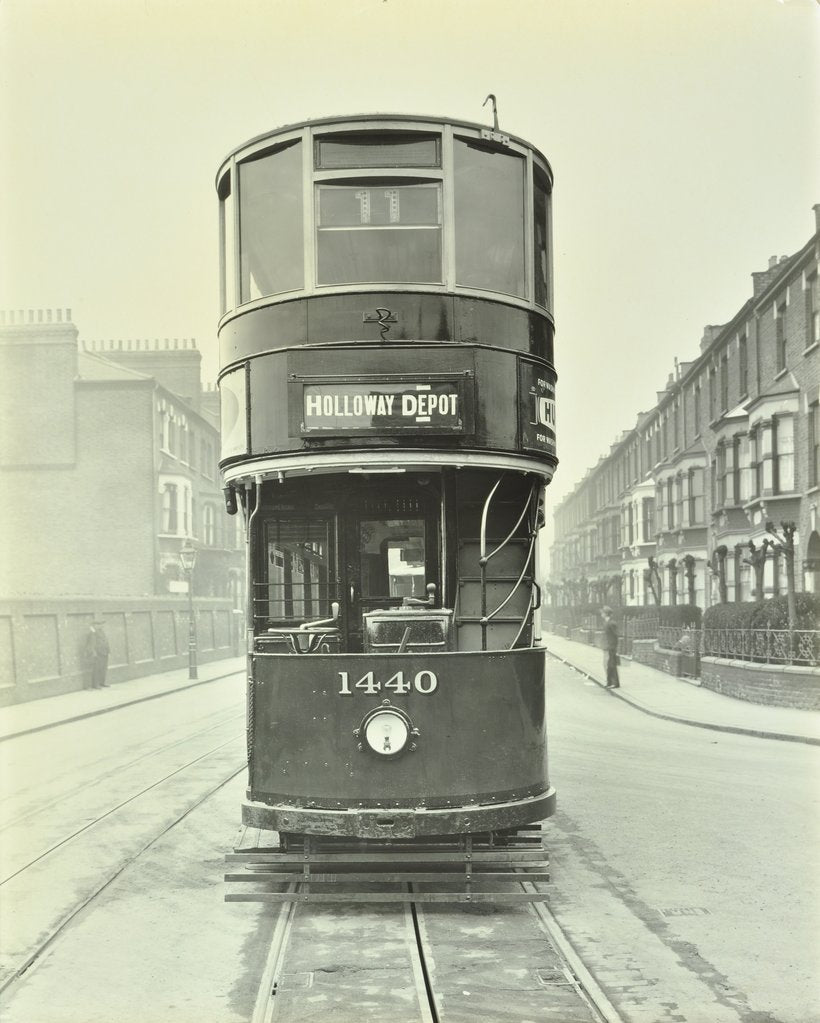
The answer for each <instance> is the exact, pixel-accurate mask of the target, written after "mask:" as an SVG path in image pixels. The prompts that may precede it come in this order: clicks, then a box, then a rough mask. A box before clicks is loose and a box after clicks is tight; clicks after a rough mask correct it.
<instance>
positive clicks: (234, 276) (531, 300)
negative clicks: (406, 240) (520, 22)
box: [217, 118, 553, 322]
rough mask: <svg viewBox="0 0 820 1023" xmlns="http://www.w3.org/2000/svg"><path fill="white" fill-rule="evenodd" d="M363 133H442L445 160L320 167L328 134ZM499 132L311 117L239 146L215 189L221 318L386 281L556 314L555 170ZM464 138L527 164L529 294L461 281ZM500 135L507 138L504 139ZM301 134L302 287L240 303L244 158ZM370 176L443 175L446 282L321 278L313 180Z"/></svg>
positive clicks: (373, 288) (378, 287)
mask: <svg viewBox="0 0 820 1023" xmlns="http://www.w3.org/2000/svg"><path fill="white" fill-rule="evenodd" d="M366 133H373V134H374V135H385V134H387V133H396V134H397V135H398V136H404V137H407V136H410V135H413V134H419V135H422V136H430V135H433V136H437V137H438V139H439V148H440V155H441V161H440V163H441V166H440V167H437V168H436V167H429V166H416V167H409V166H402V167H397V166H395V165H386V166H379V167H375V166H369V167H365V168H348V167H345V168H341V169H337V168H318V167H316V159H315V152H316V146H317V144H318V143H319V142H320V141H321V140H322V138H323V137H324V136H337V137H338V136H343V135H348V134H350V135H358V136H361V135H363V134H366ZM493 135H494V133H491V132H488V131H487V129H482V128H481V127H480V126H472V125H469V124H462V123H459V122H455V121H453V122H447V121H443V120H442V121H428V120H424V119H418V120H416V119H410V120H405V119H402V120H394V119H390V118H386V119H383V120H382V119H378V120H377V119H367V118H365V119H350V120H339V121H335V120H334V121H328V122H324V123H321V124H308V125H301V126H297V127H294V128H293V129H292V130H289V131H281V132H277V133H275V134H269V135H266V136H264V137H262V138H259V139H257V140H256V141H253V142H250V143H248V144H247V145H245V146H242V147H240V148H239V149H237V150H236V151H235V152H234V153H233V154H232V155H231V156H230V157H229V158H228V159H227V160H226V161H225V162H224V163H223V165H222V167H221V168H220V170H219V172H218V174H217V191H218V196H219V202H220V210H219V227H220V242H221V244H220V268H221V274H220V277H221V280H222V282H223V285H222V293H223V294H222V296H221V298H222V303H223V306H222V308H223V316H222V321H223V322H224V321H225V320H227V319H231V318H233V317H234V316H236V315H239V314H240V313H244V312H247V311H250V310H252V309H254V308H258V307H261V306H267V305H272V304H278V303H280V302H283V301H287V300H290V299H293V298H295V297H307V296H312V295H326V294H334V293H338V292H339V291H343V292H345V293H356V292H362V293H368V292H379V291H384V290H385V288H388V289H389V290H390V291H391V292H402V291H407V292H414V293H419V292H423V293H425V292H426V293H433V294H446V293H455V294H457V295H463V296H465V297H477V298H485V299H486V298H492V299H493V300H495V301H498V302H503V303H505V304H508V305H512V306H517V307H519V308H523V309H526V310H529V311H536V312H539V313H541V314H542V315H546V316H547V317H548V318H550V319H551V318H552V306H553V286H552V271H553V267H552V258H553V238H552V226H553V215H552V192H553V174H552V169H551V167H550V166H549V164H548V163H547V162H546V160H545V159H544V158H543V157H542V156H541V154H539V153H538V152H537V151H536V150H535V149H534V148H532V147H530V146H529V144H527V143H524V142H523V140H522V141H519V140H517V139H515V138H508V137H506V136H503V137H502V136H498V137H497V138H493V137H492V136H493ZM457 136H458V137H460V138H463V139H465V140H466V141H469V142H471V143H475V144H478V145H485V146H488V147H490V148H495V149H497V150H498V151H500V152H507V153H509V154H511V155H516V156H518V157H521V158H523V160H524V163H525V169H524V211H523V220H524V223H523V238H522V242H523V245H524V280H525V294H524V296H523V297H517V296H515V295H510V294H507V293H505V292H501V291H490V290H487V289H483V288H472V287H466V286H462V285H457V284H456V266H455V213H454V209H455V196H454V187H455V181H454V156H453V150H454V139H455V138H456V137H457ZM500 138H503V140H504V141H503V142H502V141H499V139H500ZM296 141H300V142H301V143H302V154H303V160H302V174H303V181H302V193H303V214H304V215H303V231H304V246H303V248H304V281H303V284H304V286H303V287H302V288H299V289H295V290H293V291H287V292H280V293H277V294H276V295H267V296H263V297H261V298H256V299H253V300H250V301H248V302H244V303H242V302H240V301H239V298H240V296H241V280H240V276H241V274H240V264H241V259H240V255H239V254H240V245H239V241H240V226H241V225H240V222H239V211H240V206H241V175H240V174H239V173H238V169H239V168H240V167H241V165H242V163H243V162H245V161H247V160H251V159H259V158H260V157H262V156H264V155H265V154H267V153H268V152H273V151H275V150H281V149H282V148H283V147H284V146H286V145H288V144H290V143H292V142H296ZM536 168H538V171H539V172H540V175H541V177H542V179H543V180H544V181H546V183H547V190H546V219H547V234H546V246H547V260H548V282H547V304H546V307H545V306H544V305H543V304H542V303H540V302H536V299H535V290H536V289H535V265H534V260H535V239H534V235H535V232H534V229H533V224H534V206H535V196H534V189H535V169H536ZM367 177H374V178H384V177H390V178H391V179H394V180H396V181H397V182H399V181H400V180H407V181H408V182H411V183H412V182H413V181H417V180H419V179H421V180H424V181H427V182H432V181H440V182H441V190H442V224H441V251H442V280H441V283H427V282H425V283H412V282H411V283H405V282H384V281H374V282H367V283H350V284H326V285H320V284H319V283H318V278H317V274H318V266H317V259H318V252H317V249H318V246H317V244H316V232H317V223H316V220H317V217H316V209H315V198H314V197H315V195H316V186H317V185H319V184H320V183H321V184H324V183H333V182H334V181H341V180H343V179H347V180H348V181H351V180H354V179H355V180H357V181H359V180H363V179H365V178H367ZM231 246H232V251H233V253H234V267H233V272H232V268H231V267H230V266H228V265H227V254H228V253H229V252H230V251H231ZM231 292H233V294H234V296H235V302H234V305H233V307H230V295H231Z"/></svg>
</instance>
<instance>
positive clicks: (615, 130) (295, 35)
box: [0, 0, 820, 504]
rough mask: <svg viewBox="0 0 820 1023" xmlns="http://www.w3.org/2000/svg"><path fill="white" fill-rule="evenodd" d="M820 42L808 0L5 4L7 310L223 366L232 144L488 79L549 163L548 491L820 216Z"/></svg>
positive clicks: (459, 105) (563, 483)
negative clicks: (552, 379) (222, 241)
mask: <svg viewBox="0 0 820 1023" xmlns="http://www.w3.org/2000/svg"><path fill="white" fill-rule="evenodd" d="M819 57H820V6H818V3H817V2H816V0H505V2H504V3H500V2H490V0H264V2H261V0H83V2H82V3H76V2H73V0H0V189H1V190H2V191H0V194H2V196H3V199H2V202H1V203H0V309H29V308H33V309H40V308H43V309H45V308H70V309H71V310H72V315H73V320H74V322H75V324H76V325H77V328H78V330H79V335H80V341H81V342H82V341H84V340H99V339H109V338H123V339H128V338H132V339H133V338H166V337H170V338H183V337H184V338H192V337H193V338H196V340H197V344H198V346H199V348H200V349H201V351H202V353H203V370H204V376H205V378H206V380H208V381H214V380H215V379H216V373H217V370H218V365H217V355H216V325H217V319H218V287H217V268H218V253H217V202H216V195H215V192H214V175H215V173H216V169H217V167H218V165H219V163H220V162H221V160H222V159H223V157H224V156H225V155H226V154H227V153H228V152H229V151H230V150H232V149H233V148H235V147H236V146H237V145H239V144H240V143H242V142H244V141H245V140H246V139H249V138H251V137H253V136H255V135H258V134H261V133H263V132H266V131H268V130H270V129H272V128H275V127H277V126H280V125H283V124H289V123H292V122H296V121H300V120H304V119H308V118H314V117H321V116H326V115H331V114H354V113H362V112H386V113H389V112H397V113H414V114H422V115H424V114H430V115H435V116H445V117H453V118H456V119H462V120H468V121H479V122H486V123H490V122H491V113H490V107H489V106H487V107H483V106H482V104H483V102H484V99H485V97H486V96H487V94H488V93H490V92H492V93H495V95H496V96H497V100H498V112H499V121H500V128H501V130H502V131H506V132H508V133H511V134H515V135H518V136H521V137H523V138H525V139H527V140H528V141H530V142H531V143H533V144H534V145H535V146H536V147H537V148H538V149H540V150H541V151H542V152H543V153H544V154H545V155H546V156H547V157H548V159H549V160H550V163H551V165H552V167H553V171H554V173H555V189H554V196H553V211H554V246H555V292H556V302H555V314H556V322H557V334H556V357H555V358H556V366H557V371H558V388H557V408H558V415H557V425H558V452H559V457H560V459H561V464H560V466H559V469H558V472H557V474H556V479H555V482H554V483H553V485H552V487H551V494H550V495H548V496H550V497H551V499H552V502H553V504H554V503H555V502H557V501H558V500H560V498H561V497H562V496H564V495H565V494H566V493H568V492H570V491H571V490H572V489H573V488H574V486H575V485H576V483H577V482H578V481H579V480H580V479H581V478H582V477H583V475H584V473H585V472H586V471H587V469H589V468H590V467H592V466H593V465H594V464H595V463H596V462H597V461H598V458H599V457H600V456H601V455H602V454H605V453H606V452H607V451H608V450H609V447H610V445H611V443H612V442H613V441H615V440H616V438H617V437H618V436H619V434H620V433H621V432H622V431H623V430H625V429H629V428H631V427H632V426H633V425H634V423H635V420H636V417H637V415H638V413H639V412H641V411H643V410H644V409H649V408H651V407H652V406H653V405H654V404H655V402H656V392H657V391H659V390H662V389H663V387H664V386H665V383H666V380H667V377H668V375H669V373H670V372H672V369H673V365H674V360H675V358H676V357H677V358H679V359H680V360H681V361H688V360H690V359H692V358H694V357H695V356H696V355H697V353H698V351H699V342H700V339H701V336H702V334H703V328H704V326H705V325H706V324H716V323H723V322H726V321H727V320H728V319H730V318H731V317H732V315H733V314H734V313H735V312H736V311H737V310H738V309H739V308H740V306H741V305H742V304H743V303H744V302H745V301H746V299H747V298H749V297H750V295H751V274H752V272H753V271H757V270H762V269H764V268H765V267H766V265H767V263H768V259H769V257H770V256H772V255H777V256H781V255H786V254H790V253H792V252H794V251H796V250H797V249H798V248H800V247H801V246H802V245H803V244H805V242H806V241H807V240H808V238H809V237H810V236H811V235H812V233H813V231H814V215H813V212H812V207H813V205H814V204H815V203H817V202H820V109H818V97H820V89H819V88H818V86H819V85H820V74H819V73H818V66H819V64H818V58H819Z"/></svg>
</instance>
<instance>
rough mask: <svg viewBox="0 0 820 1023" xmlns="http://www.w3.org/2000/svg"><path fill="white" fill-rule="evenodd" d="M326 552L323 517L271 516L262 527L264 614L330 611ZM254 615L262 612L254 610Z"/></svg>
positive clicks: (283, 616)
mask: <svg viewBox="0 0 820 1023" xmlns="http://www.w3.org/2000/svg"><path fill="white" fill-rule="evenodd" d="M329 558H330V552H329V544H328V523H327V522H326V521H325V520H313V521H311V520H309V519H298V520H297V519H274V520H272V521H269V522H268V523H267V527H266V571H267V584H266V587H265V588H266V590H267V617H269V618H271V619H273V620H281V619H301V620H305V619H310V618H317V617H323V616H326V615H329V614H330V597H331V595H330V584H331V579H330V561H329ZM256 612H257V614H259V613H262V614H264V613H265V612H264V611H261V612H260V609H258V608H257V609H256Z"/></svg>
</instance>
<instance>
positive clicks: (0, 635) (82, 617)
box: [0, 597, 240, 707]
mask: <svg viewBox="0 0 820 1023" xmlns="http://www.w3.org/2000/svg"><path fill="white" fill-rule="evenodd" d="M95 617H101V618H102V619H103V620H104V622H105V632H106V635H107V637H108V642H109V644H110V647H111V653H110V656H109V670H108V681H109V682H111V683H114V684H116V683H118V682H124V681H126V680H127V679H129V678H139V677H141V676H143V675H152V674H155V673H156V672H162V671H169V670H171V669H173V668H182V667H185V666H186V665H187V663H188V632H189V626H188V602H187V598H184V597H179V598H161V597H159V598H157V597H154V598H151V597H146V598H145V599H143V600H139V599H131V600H128V599H119V600H110V601H104V602H101V601H99V600H94V601H93V602H92V601H77V600H72V601H57V600H48V601H46V600H27V601H4V602H2V603H0V707H5V706H9V705H11V704H15V703H25V702H27V701H28V700H38V699H42V698H43V697H47V696H57V695H59V694H61V693H68V692H73V691H75V690H77V689H83V688H84V687H85V686H86V685H88V682H89V665H88V663H87V662H86V659H85V640H86V636H87V634H88V629H89V627H90V625H91V622H92V621H93V619H94V618H95ZM238 617H240V616H238V615H236V614H235V613H234V611H233V610H232V608H231V605H230V604H229V602H228V601H224V600H207V599H200V600H197V601H196V603H195V619H196V630H197V655H198V656H197V659H198V661H199V663H206V662H208V661H214V660H219V659H220V658H224V657H233V656H237V655H238V654H239V652H240V646H239V638H240V637H239V628H240V624H239V623H237V618H238Z"/></svg>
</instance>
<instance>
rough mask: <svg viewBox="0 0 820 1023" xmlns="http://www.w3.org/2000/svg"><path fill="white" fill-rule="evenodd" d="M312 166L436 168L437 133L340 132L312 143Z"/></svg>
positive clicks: (438, 159) (437, 160) (326, 167)
mask: <svg viewBox="0 0 820 1023" xmlns="http://www.w3.org/2000/svg"><path fill="white" fill-rule="evenodd" d="M316 166H317V167H319V168H321V169H323V170H332V169H335V168H339V167H439V166H441V157H440V155H439V139H438V136H437V135H427V136H425V135H420V134H416V133H413V134H409V135H399V134H391V135H381V136H377V135H373V134H362V135H358V136H357V135H343V136H339V137H338V138H329V137H326V138H322V139H319V141H318V142H317V143H316Z"/></svg>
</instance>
